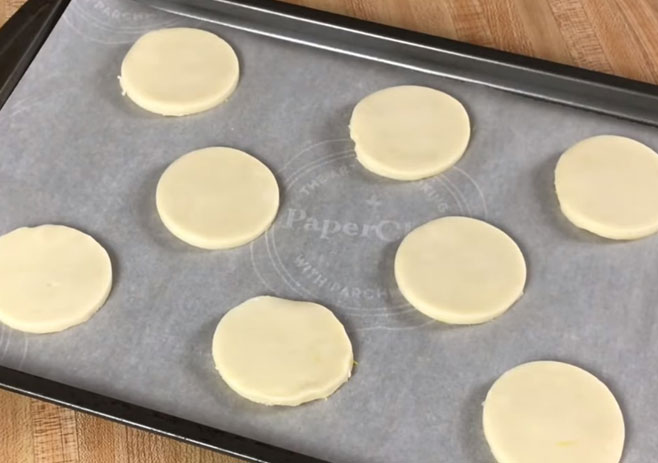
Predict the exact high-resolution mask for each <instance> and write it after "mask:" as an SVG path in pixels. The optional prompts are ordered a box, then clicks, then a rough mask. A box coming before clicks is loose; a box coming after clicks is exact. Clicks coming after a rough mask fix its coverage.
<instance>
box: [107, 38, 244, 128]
mask: <svg viewBox="0 0 658 463" xmlns="http://www.w3.org/2000/svg"><path fill="white" fill-rule="evenodd" d="M239 75H240V68H239V64H238V58H237V56H236V55H235V52H234V51H233V49H232V48H231V46H230V45H229V44H228V43H226V42H225V41H224V40H223V39H221V38H219V37H218V36H216V35H215V34H212V33H210V32H207V31H203V30H200V29H191V28H185V27H178V28H171V29H160V30H156V31H152V32H148V33H146V34H144V35H143V36H141V37H140V38H139V39H138V40H137V41H136V42H135V44H134V45H133V46H132V48H131V49H130V50H129V51H128V53H127V54H126V57H125V58H124V59H123V63H122V64H121V76H120V77H119V82H120V84H121V88H122V89H123V91H124V93H125V94H126V95H128V97H129V98H130V99H131V100H132V101H134V102H135V103H136V104H137V105H139V106H141V107H142V108H144V109H146V110H147V111H151V112H153V113H157V114H161V115H164V116H184V115H186V114H193V113H198V112H201V111H205V110H207V109H210V108H212V107H213V106H216V105H218V104H220V103H221V102H223V101H224V100H226V99H227V98H228V97H229V95H231V93H233V90H235V87H236V86H237V84H238V78H239Z"/></svg>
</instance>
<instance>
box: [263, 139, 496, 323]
mask: <svg viewBox="0 0 658 463" xmlns="http://www.w3.org/2000/svg"><path fill="white" fill-rule="evenodd" d="M277 175H278V180H279V183H280V185H281V187H282V203H281V209H280V210H279V214H278V217H277V219H276V221H275V223H274V224H273V225H272V227H271V228H270V230H269V231H268V232H267V233H266V234H265V236H264V237H262V238H260V239H258V240H256V241H254V242H253V243H252V245H251V252H252V259H253V263H254V268H255V271H256V273H257V275H258V276H259V277H260V278H261V280H262V282H263V283H264V284H265V285H266V286H267V287H268V288H269V290H270V291H272V294H279V295H281V294H282V295H285V296H288V297H291V298H299V299H308V300H312V301H317V302H320V303H324V304H326V305H328V306H329V307H333V308H336V309H339V310H340V312H341V313H346V314H349V316H350V319H351V320H352V321H353V322H354V320H356V328H357V329H400V328H412V327H417V326H421V325H424V324H426V323H428V322H429V320H428V319H427V317H425V316H423V315H421V314H419V313H418V312H417V311H416V310H415V309H413V308H411V307H410V306H409V305H408V304H407V302H406V301H405V300H404V298H403V297H402V295H401V294H400V293H399V291H398V289H397V285H396V284H395V279H394V276H393V261H394V256H395V251H396V250H397V247H398V245H399V243H400V240H401V239H402V238H403V237H404V236H405V235H406V234H407V233H409V232H410V231H411V230H413V229H414V228H416V227H417V226H419V225H421V224H423V223H425V222H427V221H429V220H432V219H435V218H437V217H442V216H446V215H467V216H476V217H480V218H482V217H484V216H485V215H486V206H485V204H484V199H483V197H482V194H481V192H480V190H479V188H478V187H477V185H476V184H475V183H474V181H473V180H472V179H471V178H470V177H469V176H468V175H467V174H466V173H465V172H464V171H462V170H461V169H459V168H452V169H450V170H449V171H448V172H446V173H444V174H443V175H440V176H436V177H433V178H430V179H426V180H422V181H417V182H398V181H393V180H387V179H383V178H381V177H377V176H376V175H374V174H371V173H370V172H368V171H366V170H365V169H364V168H363V167H362V166H361V165H360V164H359V162H358V161H357V160H356V157H355V155H354V151H353V144H352V142H351V141H350V140H345V139H341V140H329V141H325V142H321V143H318V144H315V145H312V146H310V147H309V148H307V149H304V150H302V151H301V152H300V153H298V154H297V155H295V156H293V157H292V158H291V159H290V161H289V162H288V164H287V165H286V166H285V167H284V168H283V169H282V170H281V171H279V172H277Z"/></svg>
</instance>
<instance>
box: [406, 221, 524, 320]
mask: <svg viewBox="0 0 658 463" xmlns="http://www.w3.org/2000/svg"><path fill="white" fill-rule="evenodd" d="M395 279H396V281H397V283H398V287H399V288H400V291H401V292H402V295H403V296H404V297H405V298H406V299H407V300H408V301H409V303H410V304H411V305H413V306H414V307H415V308H416V309H418V310H420V311H421V312H423V313H424V314H425V315H427V316H428V317H432V318H434V319H436V320H440V321H442V322H445V323H454V324H471V323H482V322H485V321H487V320H491V319H492V318H494V317H497V316H498V315H500V314H502V313H503V312H505V311H506V310H507V309H508V308H509V307H510V306H511V305H512V304H513V303H514V302H515V301H516V300H517V299H518V298H519V297H521V294H523V287H524V285H525V280H526V266H525V260H524V259H523V254H521V250H520V249H519V247H518V246H517V245H516V243H515V242H514V241H513V240H512V239H511V238H510V237H509V236H507V235H506V234H505V233H504V232H502V231H501V230H499V229H498V228H496V227H494V226H492V225H489V224H488V223H485V222H482V221H481V220H476V219H471V218H467V217H443V218H440V219H436V220H432V221H431V222H428V223H426V224H424V225H421V226H420V227H418V228H416V229H415V230H413V231H411V233H409V234H408V235H407V236H406V237H405V238H404V239H403V240H402V243H401V244H400V247H399V248H398V251H397V253H396V255H395Z"/></svg>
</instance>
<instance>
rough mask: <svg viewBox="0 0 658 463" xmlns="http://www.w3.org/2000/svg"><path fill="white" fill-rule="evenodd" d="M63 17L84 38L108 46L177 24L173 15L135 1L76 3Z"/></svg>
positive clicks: (112, 0) (96, 0)
mask: <svg viewBox="0 0 658 463" xmlns="http://www.w3.org/2000/svg"><path fill="white" fill-rule="evenodd" d="M62 18H63V20H64V22H65V23H66V24H68V25H69V26H70V27H71V28H72V29H73V30H75V31H76V32H78V33H79V34H81V35H82V36H84V37H86V38H88V39H90V40H93V41H95V42H100V43H107V44H115V43H129V42H133V41H135V40H136V39H137V38H138V37H139V36H140V35H142V34H144V33H146V32H148V31H150V30H153V29H158V28H162V27H167V26H171V25H173V24H174V23H175V21H176V18H175V17H173V16H172V15H169V14H167V13H164V12H161V11H157V10H155V9H154V8H150V7H148V6H144V5H141V4H139V3H137V2H134V1H133V0H73V1H72V2H71V4H70V5H69V7H68V8H67V10H66V12H65V13H64V15H63V16H62Z"/></svg>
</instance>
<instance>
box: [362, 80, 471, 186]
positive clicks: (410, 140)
mask: <svg viewBox="0 0 658 463" xmlns="http://www.w3.org/2000/svg"><path fill="white" fill-rule="evenodd" d="M470 134H471V127H470V122H469V119H468V114H467V113H466V110H465V109H464V106H463V105H462V104H461V103H460V102H459V101H457V100H456V99H455V98H453V97H451V96H450V95H448V94H446V93H443V92H440V91H438V90H434V89H432V88H427V87H419V86H414V85H403V86H399V87H390V88H386V89H384V90H379V91H378V92H375V93H373V94H371V95H369V96H367V97H365V98H364V99H363V100H361V101H360V102H359V103H358V104H357V105H356V107H355V108H354V111H353V112H352V120H351V121H350V136H351V137H352V140H354V143H355V151H356V156H357V159H358V160H359V162H360V163H361V164H362V165H363V166H364V167H365V168H366V169H368V170H370V171H371V172H374V173H375V174H378V175H381V176H383V177H389V178H392V179H396V180H417V179H420V178H425V177H430V176H432V175H436V174H438V173H440V172H443V171H444V170H446V169H447V168H449V167H451V166H452V165H453V164H455V163H456V162H457V161H458V160H459V158H461V157H462V155H463V154H464V151H465V150H466V147H467V145H468V140H469V138H470Z"/></svg>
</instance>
